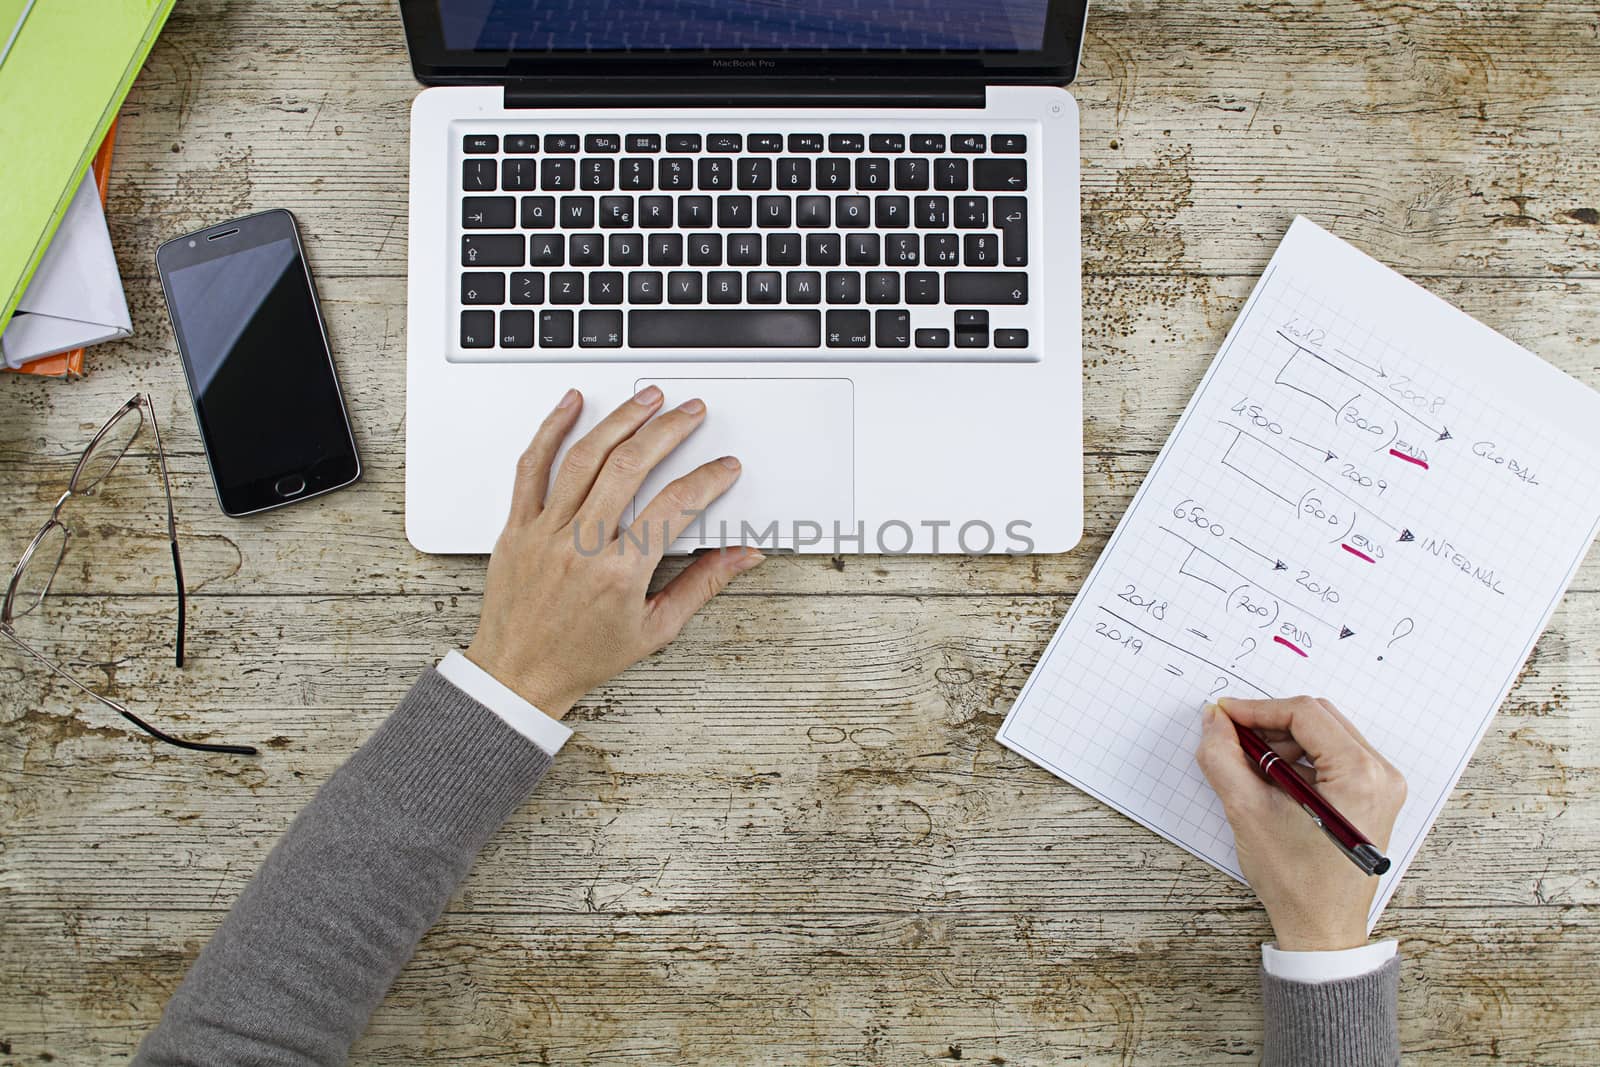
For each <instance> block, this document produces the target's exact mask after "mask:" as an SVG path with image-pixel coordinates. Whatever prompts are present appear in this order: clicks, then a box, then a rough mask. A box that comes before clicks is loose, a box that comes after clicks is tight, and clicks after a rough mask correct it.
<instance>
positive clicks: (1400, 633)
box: [1378, 615, 1417, 663]
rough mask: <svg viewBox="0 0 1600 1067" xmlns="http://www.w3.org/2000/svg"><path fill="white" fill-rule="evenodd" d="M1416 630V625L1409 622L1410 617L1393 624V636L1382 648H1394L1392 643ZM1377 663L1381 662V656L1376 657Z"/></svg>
mask: <svg viewBox="0 0 1600 1067" xmlns="http://www.w3.org/2000/svg"><path fill="white" fill-rule="evenodd" d="M1416 628H1417V624H1416V623H1415V622H1413V621H1412V620H1411V617H1410V616H1409V615H1408V616H1406V617H1405V618H1403V619H1401V620H1400V621H1399V622H1397V623H1395V624H1394V636H1393V637H1391V638H1389V643H1388V644H1386V645H1384V646H1383V647H1384V648H1393V647H1394V643H1395V642H1396V641H1398V640H1400V639H1401V638H1402V637H1405V636H1406V635H1408V634H1410V633H1411V631H1413V630H1415V629H1416ZM1378 662H1379V663H1382V662H1383V657H1382V656H1379V657H1378Z"/></svg>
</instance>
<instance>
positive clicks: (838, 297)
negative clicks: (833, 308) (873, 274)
mask: <svg viewBox="0 0 1600 1067" xmlns="http://www.w3.org/2000/svg"><path fill="white" fill-rule="evenodd" d="M826 288H827V292H828V303H830V304H859V303H861V275H859V274H857V273H856V272H855V271H853V270H830V271H829V272H828V277H827V283H826Z"/></svg>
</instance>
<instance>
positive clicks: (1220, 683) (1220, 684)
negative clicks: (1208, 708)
mask: <svg viewBox="0 0 1600 1067" xmlns="http://www.w3.org/2000/svg"><path fill="white" fill-rule="evenodd" d="M1226 688H1228V680H1227V679H1226V678H1218V679H1217V684H1216V687H1215V688H1213V689H1212V690H1211V692H1209V693H1207V694H1206V695H1207V696H1213V697H1214V696H1216V695H1217V694H1218V693H1220V692H1222V691H1223V690H1224V689H1226Z"/></svg>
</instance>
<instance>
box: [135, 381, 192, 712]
mask: <svg viewBox="0 0 1600 1067" xmlns="http://www.w3.org/2000/svg"><path fill="white" fill-rule="evenodd" d="M143 396H144V404H145V407H147V408H148V409H149V410H150V430H151V432H152V433H154V434H155V437H156V463H157V464H159V465H160V467H161V488H162V490H163V491H164V492H165V493H166V496H167V540H168V541H169V542H170V543H171V544H172V573H173V576H174V577H175V578H176V579H177V583H178V639H177V647H176V651H175V659H176V661H177V665H178V666H180V667H182V666H183V632H184V626H185V623H186V622H187V619H186V615H187V610H186V608H187V605H186V604H185V600H186V599H187V597H186V594H185V593H184V589H183V559H182V557H181V556H179V555H178V519H177V514H176V512H174V510H173V507H172V480H171V478H169V477H168V476H167V450H166V448H165V446H163V445H162V443H161V423H160V422H158V421H157V420H156V405H155V402H154V401H152V400H151V399H150V394H149V393H145V394H143ZM123 714H125V715H126V714H128V713H127V712H126V711H124V712H123ZM146 729H149V728H148V727H146ZM152 732H154V731H152Z"/></svg>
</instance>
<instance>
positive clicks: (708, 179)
mask: <svg viewBox="0 0 1600 1067" xmlns="http://www.w3.org/2000/svg"><path fill="white" fill-rule="evenodd" d="M700 188H702V189H732V188H733V160H731V159H717V158H715V157H708V158H706V159H702V160H701V161H700Z"/></svg>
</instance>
